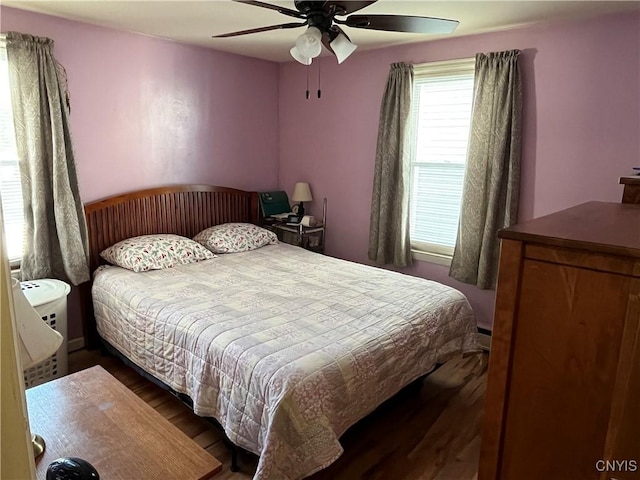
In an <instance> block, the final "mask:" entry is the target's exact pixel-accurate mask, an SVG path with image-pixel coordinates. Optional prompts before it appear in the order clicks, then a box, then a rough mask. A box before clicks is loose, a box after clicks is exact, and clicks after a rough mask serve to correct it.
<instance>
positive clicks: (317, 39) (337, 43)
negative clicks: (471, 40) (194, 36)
mask: <svg viewBox="0 0 640 480" xmlns="http://www.w3.org/2000/svg"><path fill="white" fill-rule="evenodd" d="M234 1H236V2H238V3H245V4H247V5H253V6H256V7H262V8H268V9H270V10H275V11H277V12H279V13H281V14H283V15H287V16H288V17H293V18H297V19H300V20H302V21H300V22H294V23H282V24H279V25H271V26H269V27H260V28H252V29H250V30H242V31H239V32H232V33H224V34H222V35H214V36H213V38H226V37H236V36H238V35H248V34H250V33H258V32H268V31H270V30H281V29H288V28H297V27H304V26H307V30H306V31H305V33H303V34H302V35H300V36H299V37H298V39H297V40H296V44H295V46H294V47H293V48H292V49H291V56H292V57H293V58H295V59H296V60H297V61H298V62H300V63H302V64H304V65H310V64H311V62H312V60H313V59H314V58H315V57H317V56H318V55H320V53H321V52H322V46H323V45H324V46H325V48H326V49H327V50H329V51H330V52H331V53H333V54H334V55H335V56H336V58H337V60H338V63H342V62H343V61H344V60H345V59H346V58H347V57H349V55H351V54H352V53H353V52H354V51H355V49H356V48H357V47H358V46H357V45H356V44H354V43H352V42H351V40H350V39H349V36H348V35H347V34H346V33H345V32H344V30H342V28H341V27H340V25H345V26H347V27H352V28H365V29H368V30H386V31H390V32H409V33H432V34H433V33H451V32H453V31H454V30H455V29H456V27H457V26H458V23H459V22H458V21H457V20H447V19H444V18H432V17H416V16H410V15H351V14H352V13H354V12H357V11H358V10H361V9H363V8H365V7H368V6H369V5H371V4H373V3H376V1H377V0H369V1H351V0H327V1H313V0H294V2H293V3H294V5H295V7H296V10H292V9H290V8H285V7H280V6H278V5H272V4H270V3H265V2H258V1H249V0H234ZM389 3H391V2H389ZM346 15H348V16H347V17H346V18H344V19H341V18H338V17H344V16H346Z"/></svg>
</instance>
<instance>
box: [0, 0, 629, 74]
mask: <svg viewBox="0 0 640 480" xmlns="http://www.w3.org/2000/svg"><path fill="white" fill-rule="evenodd" d="M266 1H268V0H266ZM2 3H3V4H4V5H6V6H10V7H16V8H21V9H24V10H31V11H35V12H40V13H46V14H50V15H55V16H59V17H64V18H69V19H73V20H79V21H82V22H88V23H92V24H96V25H102V26H106V27H112V28H116V29H120V30H127V31H131V32H139V33H144V34H147V35H153V36H156V37H162V38H168V39H173V40H176V41H179V42H182V43H188V44H193V45H200V46H203V47H209V48H213V49H216V50H223V51H226V52H232V53H237V54H241V55H247V56H250V57H256V58H262V59H265V60H271V61H276V62H285V61H290V60H291V57H290V56H289V49H290V48H291V46H292V45H293V44H294V42H295V39H296V37H297V36H298V35H300V33H302V32H303V31H304V30H303V29H302V28H299V29H291V30H275V31H270V32H263V33H256V34H252V35H245V36H239V37H232V38H217V39H214V38H211V36H212V35H217V34H221V33H227V32H233V31H237V30H245V29H249V28H257V27H262V26H268V25H275V24H279V23H287V22H292V21H294V22H295V21H296V20H295V19H293V18H291V17H287V16H285V15H282V14H279V13H278V12H276V11H273V10H269V9H265V8H260V7H255V6H251V5H244V4H241V3H235V2H232V1H231V0H217V1H211V0H209V1H206V0H201V1H146V0H138V1H111V0H102V1H95V0H94V1H83V0H76V1H57V0H47V1H28V0H24V1H23V0H3V1H2ZM269 3H272V4H276V5H279V6H283V7H287V8H290V9H294V6H293V1H273V2H269ZM629 10H640V1H622V2H620V1H536V0H534V1H493V2H485V1H452V0H449V1H395V0H379V1H378V2H377V3H375V4H373V5H370V6H368V7H366V8H364V9H362V10H361V11H359V12H357V13H358V14H366V13H371V14H383V13H384V14H404V15H419V16H430V17H440V18H450V19H455V20H459V21H460V25H459V26H458V28H457V30H456V32H455V33H454V34H453V35H454V36H460V35H470V34H474V33H480V32H488V31H495V30H503V29H507V28H514V27H517V26H522V25H527V24H531V23H537V22H545V21H551V20H560V19H567V18H583V17H589V16H595V15H600V14H605V13H613V12H620V11H629ZM344 28H345V31H346V32H347V34H348V35H349V36H350V37H351V40H352V41H353V42H354V43H356V44H357V45H359V50H360V51H361V50H365V49H372V48H379V47H383V46H389V45H397V44H401V43H411V42H420V41H425V40H433V39H439V38H444V37H447V36H451V35H416V34H409V33H395V32H382V31H371V30H363V29H355V28H349V27H344Z"/></svg>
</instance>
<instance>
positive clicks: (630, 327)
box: [478, 202, 640, 480]
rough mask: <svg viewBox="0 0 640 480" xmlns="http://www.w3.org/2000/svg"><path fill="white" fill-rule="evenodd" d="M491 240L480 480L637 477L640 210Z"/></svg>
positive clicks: (607, 212) (600, 213) (609, 207)
mask: <svg viewBox="0 0 640 480" xmlns="http://www.w3.org/2000/svg"><path fill="white" fill-rule="evenodd" d="M499 236H500V238H502V247H501V253H500V272H499V276H498V287H497V292H496V307H495V318H494V329H493V335H492V342H491V354H490V360H489V377H488V386H487V397H486V409H485V424H484V432H483V438H482V448H481V456H480V469H479V476H478V479H479V480H498V479H499V480H547V479H548V480H591V479H592V480H596V479H597V480H609V479H619V480H631V479H640V205H634V204H617V203H603V202H589V203H585V204H583V205H579V206H577V207H573V208H570V209H568V210H564V211H562V212H558V213H554V214H552V215H548V216H546V217H541V218H538V219H535V220H532V221H530V222H526V223H523V224H520V225H518V226H515V227H512V228H509V229H507V230H503V231H501V232H500V233H499ZM607 460H609V461H617V463H609V464H607V463H606V461H607Z"/></svg>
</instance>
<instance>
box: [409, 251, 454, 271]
mask: <svg viewBox="0 0 640 480" xmlns="http://www.w3.org/2000/svg"><path fill="white" fill-rule="evenodd" d="M411 258H413V259H414V260H417V261H418V262H428V263H435V264H436V265H444V266H445V267H450V266H451V255H442V254H439V253H430V252H422V251H420V250H411Z"/></svg>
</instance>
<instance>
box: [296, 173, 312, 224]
mask: <svg viewBox="0 0 640 480" xmlns="http://www.w3.org/2000/svg"><path fill="white" fill-rule="evenodd" d="M291 200H293V201H294V202H300V203H299V204H298V211H297V212H296V214H297V215H298V216H299V217H300V218H302V217H304V205H303V204H304V202H310V201H311V200H313V197H312V196H311V189H310V188H309V184H308V183H306V182H298V183H296V186H295V187H293V195H291Z"/></svg>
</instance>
